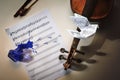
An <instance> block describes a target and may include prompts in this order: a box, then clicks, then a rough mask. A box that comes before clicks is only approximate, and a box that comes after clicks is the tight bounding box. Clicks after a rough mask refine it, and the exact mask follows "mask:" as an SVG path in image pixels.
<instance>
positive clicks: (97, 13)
mask: <svg viewBox="0 0 120 80" xmlns="http://www.w3.org/2000/svg"><path fill="white" fill-rule="evenodd" d="M113 1H114V0H70V4H71V9H72V11H73V13H77V14H80V15H82V16H85V17H87V18H88V20H89V21H95V22H97V21H98V20H102V19H104V18H105V17H107V15H108V14H109V13H110V11H111V9H112V5H113ZM77 31H79V32H80V29H79V28H77ZM79 41H80V39H78V38H74V39H73V42H72V45H71V48H70V51H66V50H65V49H64V48H61V49H60V51H61V52H62V53H64V52H66V53H69V54H68V56H67V58H65V57H64V56H63V55H60V56H59V59H60V60H61V59H64V60H66V62H65V63H64V64H63V66H64V69H65V70H67V69H68V68H70V67H71V65H72V62H73V61H76V62H78V63H80V62H82V61H83V60H82V59H75V53H79V54H82V55H84V54H85V53H84V52H81V51H78V50H77V46H78V43H79Z"/></svg>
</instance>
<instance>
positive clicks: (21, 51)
mask: <svg viewBox="0 0 120 80" xmlns="http://www.w3.org/2000/svg"><path fill="white" fill-rule="evenodd" d="M32 53H33V42H32V41H28V42H27V43H25V44H23V43H21V44H19V45H18V47H17V48H16V49H14V50H10V51H9V53H8V57H9V58H10V59H12V60H13V61H14V62H17V61H20V62H30V61H31V60H32V59H33V55H32Z"/></svg>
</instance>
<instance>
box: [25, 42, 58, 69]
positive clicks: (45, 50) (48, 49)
mask: <svg viewBox="0 0 120 80" xmlns="http://www.w3.org/2000/svg"><path fill="white" fill-rule="evenodd" d="M59 45H60V43H58V44H55V45H53V46H51V47H48V48H46V49H44V50H42V51H41V52H38V53H37V54H36V55H35V56H38V55H40V54H42V53H44V52H46V51H48V50H50V49H53V48H55V47H57V46H59ZM40 60H41V58H40V59H38V60H36V61H33V62H31V63H29V64H27V65H26V66H27V67H28V66H30V65H32V64H35V63H37V62H38V61H40Z"/></svg>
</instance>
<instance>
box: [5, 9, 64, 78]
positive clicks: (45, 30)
mask: <svg viewBox="0 0 120 80" xmlns="http://www.w3.org/2000/svg"><path fill="white" fill-rule="evenodd" d="M6 32H7V33H8V35H9V36H10V38H11V39H12V40H13V41H14V43H15V45H18V44H20V43H21V42H22V43H25V42H27V41H28V40H29V39H30V40H31V41H33V42H34V49H35V50H36V51H37V53H36V54H35V56H34V60H33V61H31V62H30V63H23V64H24V65H25V68H26V70H27V71H28V74H29V76H30V80H55V79H56V78H58V77H60V76H63V75H65V74H66V71H64V69H63V63H62V62H61V61H60V60H59V59H58V57H59V55H60V51H59V50H60V48H61V47H63V45H62V43H63V42H62V39H61V35H60V33H59V31H58V30H57V28H56V25H55V23H54V22H53V20H52V17H51V15H50V13H49V11H43V12H41V13H38V14H36V15H34V16H32V17H29V18H27V19H26V20H24V21H22V22H20V23H18V24H16V25H14V26H12V27H10V28H8V29H6Z"/></svg>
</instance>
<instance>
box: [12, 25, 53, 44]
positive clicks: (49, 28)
mask: <svg viewBox="0 0 120 80" xmlns="http://www.w3.org/2000/svg"><path fill="white" fill-rule="evenodd" d="M51 29H52V27H48V28H47V29H45V30H43V31H41V32H39V33H37V34H34V35H33V36H29V39H32V38H34V37H36V36H38V35H40V34H42V33H44V32H46V31H49V30H51ZM27 34H28V33H27ZM27 34H26V35H27ZM29 34H31V32H29ZM24 36H25V35H24ZM13 41H15V40H14V39H13ZM25 41H28V38H26V39H24V40H22V41H21V42H22V43H24V42H25ZM21 42H16V44H19V43H21Z"/></svg>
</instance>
